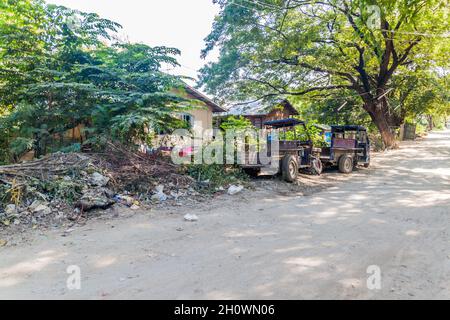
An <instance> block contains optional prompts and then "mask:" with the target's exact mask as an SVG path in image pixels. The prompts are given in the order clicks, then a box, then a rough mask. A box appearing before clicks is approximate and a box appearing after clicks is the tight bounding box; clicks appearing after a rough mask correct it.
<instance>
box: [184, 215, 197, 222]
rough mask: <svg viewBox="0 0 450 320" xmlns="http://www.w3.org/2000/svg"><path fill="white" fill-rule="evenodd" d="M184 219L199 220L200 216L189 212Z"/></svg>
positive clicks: (189, 220)
mask: <svg viewBox="0 0 450 320" xmlns="http://www.w3.org/2000/svg"><path fill="white" fill-rule="evenodd" d="M184 220H186V221H188V222H196V221H198V217H197V216H196V215H195V214H187V215H185V216H184Z"/></svg>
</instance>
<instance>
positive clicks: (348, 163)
mask: <svg viewBox="0 0 450 320" xmlns="http://www.w3.org/2000/svg"><path fill="white" fill-rule="evenodd" d="M339 171H340V172H341V173H345V174H350V173H352V172H353V158H352V156H349V155H348V154H344V155H343V156H341V157H340V158H339Z"/></svg>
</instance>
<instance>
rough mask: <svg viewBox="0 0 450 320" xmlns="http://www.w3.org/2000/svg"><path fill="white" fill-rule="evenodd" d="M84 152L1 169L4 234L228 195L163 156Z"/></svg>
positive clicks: (118, 150)
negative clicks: (98, 212)
mask: <svg viewBox="0 0 450 320" xmlns="http://www.w3.org/2000/svg"><path fill="white" fill-rule="evenodd" d="M84 151H85V152H86V151H88V152H89V153H67V154H66V153H54V154H51V155H49V156H46V157H43V158H41V159H38V160H34V161H29V162H25V163H21V164H14V165H8V166H0V194H1V195H2V196H1V197H0V229H1V228H4V227H8V228H9V227H11V226H19V225H20V227H21V228H22V229H24V228H27V227H31V228H37V227H44V228H46V227H54V226H57V225H63V226H65V224H67V223H73V221H75V222H78V221H80V219H81V218H83V219H84V218H89V217H92V216H95V215H94V214H90V211H92V210H105V209H108V208H113V209H114V212H119V211H120V207H121V206H124V207H127V208H129V209H130V210H133V211H138V210H140V209H144V208H149V207H156V208H166V207H170V206H174V207H186V206H189V205H193V204H195V203H196V202H197V201H202V200H203V199H207V198H208V197H211V196H212V194H213V193H215V192H224V191H225V190H226V189H225V188H224V187H218V185H217V184H214V183H212V180H210V179H209V178H207V179H205V178H204V179H200V178H198V179H194V178H192V177H191V176H190V174H191V172H188V171H187V170H186V168H184V167H180V166H176V165H174V164H172V162H171V160H170V157H168V156H164V155H162V154H152V155H148V154H141V153H138V152H134V151H130V150H129V149H127V148H125V147H123V146H121V145H118V144H113V143H106V145H105V146H104V150H103V151H102V152H91V151H90V150H84ZM220 172H222V171H220ZM193 176H197V177H199V175H193ZM200 176H201V175H200ZM221 185H224V186H227V183H226V182H224V183H223V184H221ZM236 188H237V189H236ZM240 188H242V189H243V187H240V186H231V187H230V189H229V190H228V191H229V193H233V194H234V193H237V192H240V191H242V189H240ZM115 216H116V215H115ZM185 218H186V221H197V220H198V217H195V216H194V217H192V216H189V215H186V217H185Z"/></svg>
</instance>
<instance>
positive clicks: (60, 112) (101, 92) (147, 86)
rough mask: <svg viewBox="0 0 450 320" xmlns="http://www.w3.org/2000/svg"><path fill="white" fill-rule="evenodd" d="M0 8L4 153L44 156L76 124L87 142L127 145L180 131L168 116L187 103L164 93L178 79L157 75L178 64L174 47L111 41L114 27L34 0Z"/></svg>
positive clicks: (10, 1)
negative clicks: (100, 138)
mask: <svg viewBox="0 0 450 320" xmlns="http://www.w3.org/2000/svg"><path fill="white" fill-rule="evenodd" d="M0 9H1V10H2V12H4V13H6V14H5V15H3V14H2V15H1V17H0V36H1V37H0V130H1V136H2V137H5V138H3V139H0V143H1V147H2V149H3V148H5V149H14V150H11V153H12V154H13V155H20V152H22V151H25V149H27V150H29V149H33V150H35V152H36V154H37V155H42V154H45V153H47V152H48V151H54V149H55V147H54V146H53V145H52V144H54V143H55V140H58V139H60V140H62V136H63V135H64V133H65V132H67V130H69V129H73V128H76V127H78V126H80V125H83V126H84V127H85V128H87V130H86V134H87V136H88V138H89V136H91V135H93V134H102V135H106V136H109V137H112V138H116V139H120V140H122V141H123V142H126V143H130V144H131V143H134V142H136V141H138V140H140V141H146V138H147V136H148V134H149V132H150V131H151V130H153V129H155V130H163V129H171V128H177V127H179V126H182V125H184V124H182V123H181V121H179V120H178V119H176V118H175V117H174V116H173V115H174V114H175V113H176V112H179V111H184V110H186V109H187V108H188V107H189V106H188V104H189V103H188V101H187V99H184V98H181V97H179V96H178V95H176V94H174V93H171V91H170V90H172V89H173V88H177V87H182V86H183V83H182V82H181V78H180V77H176V76H172V75H168V74H166V73H164V72H162V71H161V69H162V68H163V67H165V66H168V65H171V66H176V65H177V62H176V59H175V56H176V55H179V53H180V52H179V51H178V50H177V49H174V48H167V47H149V46H147V45H144V44H130V43H115V42H114V41H115V40H114V34H115V33H116V32H117V31H118V30H119V29H120V28H121V26H120V25H119V24H117V23H115V22H113V21H110V20H107V19H102V18H100V17H99V16H97V15H96V14H90V13H84V12H80V11H77V10H72V9H69V8H65V7H61V6H55V5H46V4H45V3H44V2H42V1H40V0H2V1H1V6H0ZM105 43H112V44H111V45H106V44H105ZM182 103H184V104H183V105H182ZM58 137H59V138H58ZM24 142H27V143H24ZM68 144H69V145H72V144H73V141H68ZM30 146H31V148H30ZM19 147H22V148H19ZM25 147H26V148H25ZM62 147H63V148H65V146H64V145H63V146H62ZM7 153H8V152H7ZM8 156H9V153H8V154H5V155H2V158H4V159H6V158H8Z"/></svg>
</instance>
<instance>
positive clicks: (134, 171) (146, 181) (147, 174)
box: [89, 142, 195, 193]
mask: <svg viewBox="0 0 450 320" xmlns="http://www.w3.org/2000/svg"><path fill="white" fill-rule="evenodd" d="M89 155H90V156H91V159H92V160H93V164H94V165H95V166H96V167H99V168H102V169H103V170H104V172H107V176H108V177H109V178H110V179H111V182H110V183H111V186H112V187H113V189H115V190H117V191H123V190H127V191H130V192H137V193H150V192H151V191H152V190H153V188H154V187H155V186H156V185H159V184H163V185H165V186H166V190H167V189H171V188H173V189H183V188H188V187H190V186H191V185H192V184H193V183H195V181H194V179H192V178H191V177H190V176H188V175H185V174H183V173H181V172H180V168H179V167H178V166H176V165H174V164H173V163H171V159H170V157H168V156H164V155H163V154H161V153H157V154H143V153H139V152H135V151H132V150H130V149H128V148H126V147H125V146H123V145H120V144H116V143H112V142H108V143H106V145H105V146H104V150H103V151H102V152H97V153H91V154H89Z"/></svg>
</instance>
